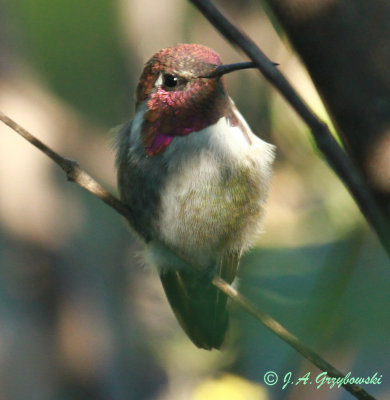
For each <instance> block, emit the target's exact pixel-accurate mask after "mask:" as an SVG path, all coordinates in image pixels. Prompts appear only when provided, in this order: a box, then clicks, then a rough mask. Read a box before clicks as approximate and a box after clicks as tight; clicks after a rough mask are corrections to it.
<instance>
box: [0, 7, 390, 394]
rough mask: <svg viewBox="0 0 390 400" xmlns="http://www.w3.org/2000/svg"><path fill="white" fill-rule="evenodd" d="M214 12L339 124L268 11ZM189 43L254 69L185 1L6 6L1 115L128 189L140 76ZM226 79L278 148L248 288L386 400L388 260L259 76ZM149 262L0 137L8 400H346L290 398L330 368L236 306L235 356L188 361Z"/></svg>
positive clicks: (110, 220) (389, 384) (3, 369)
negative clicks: (164, 52) (127, 151)
mask: <svg viewBox="0 0 390 400" xmlns="http://www.w3.org/2000/svg"><path fill="white" fill-rule="evenodd" d="M218 3H219V4H220V5H221V7H223V10H224V11H225V12H226V13H227V14H228V15H230V17H231V18H232V19H233V20H234V21H235V22H236V23H237V24H238V25H239V26H241V27H242V28H243V29H245V31H246V32H247V33H248V34H249V36H251V37H252V38H253V39H254V40H255V41H256V43H257V44H258V45H259V46H260V47H261V48H262V49H263V50H264V51H265V53H266V54H267V55H268V56H269V57H270V58H271V59H272V60H273V61H275V62H277V63H279V64H280V67H279V68H280V69H281V70H282V71H283V72H284V73H285V74H286V75H287V77H288V78H289V80H290V81H291V82H292V83H293V85H294V86H295V87H296V88H297V89H298V90H299V92H300V93H301V94H302V95H303V96H304V98H305V99H306V100H307V102H308V103H309V104H310V105H311V107H312V108H313V109H314V110H315V111H316V112H317V113H318V114H319V115H320V116H321V117H322V118H323V119H325V120H326V121H327V122H328V123H330V121H329V118H328V117H327V115H326V112H325V110H324V108H323V106H322V105H321V101H320V100H319V98H318V96H317V95H316V92H315V89H314V88H313V86H312V84H311V82H310V79H309V78H308V75H307V73H306V72H305V70H304V68H303V67H302V66H301V64H300V62H299V60H297V58H296V57H294V54H293V51H292V49H291V48H290V47H289V45H288V43H286V41H285V40H284V38H283V35H282V34H281V33H280V32H279V33H277V29H276V30H275V27H274V26H272V24H271V23H270V20H269V18H268V16H267V15H266V14H265V13H264V10H263V8H262V7H261V5H260V4H259V3H258V2H255V1H251V0H245V1H240V2H238V1H237V2H233V1H229V0H224V1H222V0H221V1H219V2H218ZM180 42H189V43H201V44H204V45H207V46H209V47H211V48H213V49H214V50H216V51H217V52H218V53H219V54H220V55H221V57H222V60H223V61H224V62H227V63H231V62H237V61H241V60H243V57H242V55H240V54H239V53H238V52H236V51H235V50H234V49H233V48H232V47H231V46H230V45H229V44H228V43H226V42H225V40H224V39H223V38H221V37H220V36H219V34H218V33H217V32H216V31H215V29H214V28H213V27H212V26H211V25H210V24H209V23H208V22H207V21H206V20H205V19H204V18H203V17H202V16H201V15H200V14H199V12H198V11H197V10H196V9H195V8H194V7H192V6H191V5H189V3H188V2H186V1H182V0H164V1H155V0H144V1H142V2H141V1H135V0H116V1H113V0H84V1H76V0H67V1H64V0H57V1H50V0H12V1H11V0H8V1H7V0H3V1H0V109H1V110H2V111H3V112H4V113H6V114H7V115H9V116H10V117H11V118H13V119H15V120H16V121H17V122H18V123H20V124H21V125H22V126H24V127H25V128H26V129H28V130H30V131H31V132H32V133H34V134H35V135H36V136H38V137H39V138H40V139H42V140H43V141H44V142H45V143H46V144H48V145H49V146H51V147H52V148H53V149H55V150H56V151H58V152H59V153H60V154H62V155H64V156H66V157H68V158H71V159H74V160H77V161H78V162H79V163H80V164H81V166H82V167H84V168H85V169H87V171H88V172H89V173H91V175H92V176H94V177H95V178H96V179H97V180H98V181H99V182H101V183H102V184H103V185H104V186H105V187H106V188H108V189H109V190H110V191H112V192H113V193H117V190H116V178H115V170H114V152H113V149H112V143H113V134H112V133H111V131H110V130H111V129H112V128H113V127H115V126H116V125H118V124H121V123H123V122H125V121H126V120H128V119H130V118H132V116H133V110H134V90H135V86H136V84H137V81H138V77H139V75H140V73H141V71H142V68H143V63H144V62H145V61H146V60H147V59H148V58H149V57H150V56H151V55H152V54H153V53H155V52H156V51H158V50H159V49H161V48H163V47H167V46H170V45H173V44H176V43H180ZM226 79H227V84H228V88H229V91H230V94H231V96H232V97H233V99H234V100H235V102H236V104H237V105H238V108H239V109H240V110H241V112H242V113H243V114H244V116H245V118H246V119H247V121H248V122H249V124H250V125H251V127H252V128H253V130H254V132H255V133H256V134H258V135H259V136H260V137H261V138H263V139H265V140H267V141H269V142H272V143H274V144H275V145H276V146H277V160H276V165H275V173H274V178H273V181H272V186H271V190H270V195H269V199H268V206H267V217H266V223H265V227H264V234H263V235H262V236H261V238H260V240H259V242H258V246H257V247H256V248H255V249H253V251H251V252H250V253H248V254H247V255H246V257H245V258H244V260H243V262H242V266H241V270H240V290H241V291H242V293H243V294H245V295H246V296H248V297H249V298H250V299H251V300H252V301H253V302H254V303H255V304H256V305H258V306H259V307H260V308H261V309H262V310H264V311H266V312H268V313H270V314H271V315H272V316H273V317H275V318H276V319H277V320H278V321H279V322H281V323H282V324H283V325H285V326H286V327H287V328H288V329H289V330H290V331H291V332H292V333H294V334H295V335H297V336H298V337H299V338H300V339H301V340H303V341H304V342H305V343H306V344H307V345H309V346H311V347H312V348H313V349H315V350H316V351H317V352H318V353H319V354H321V355H322V356H323V357H324V358H325V359H326V360H328V361H329V362H330V363H332V364H333V365H334V366H336V367H337V368H338V369H340V370H341V371H343V372H345V373H347V372H349V371H351V373H352V376H363V377H367V376H372V375H374V373H375V372H377V373H378V376H379V375H382V376H383V378H382V383H381V384H380V385H365V386H364V387H365V389H367V390H368V391H369V392H370V393H371V394H373V395H376V396H378V397H379V398H381V399H385V398H390V380H389V378H388V377H389V376H390V363H389V355H388V354H389V353H388V350H389V342H390V339H389V337H390V318H389V317H388V310H389V308H390V297H389V295H388V293H389V289H390V269H389V263H388V259H387V257H386V255H385V253H384V252H383V250H382V248H381V247H380V245H379V243H378V240H377V238H376V237H375V236H374V235H373V233H372V232H371V230H370V229H369V228H368V226H367V224H366V222H365V221H364V220H363V219H362V217H361V215H360V212H359V210H358V209H357V207H356V205H355V204H354V201H353V200H352V199H351V197H350V195H349V194H348V192H347V191H346V189H345V188H344V187H343V185H342V184H341V183H340V182H339V180H338V179H337V177H336V176H335V175H334V174H333V173H332V171H331V170H330V169H329V167H328V166H327V165H326V163H325V162H324V161H323V159H322V156H321V154H319V152H318V151H317V149H316V148H315V145H314V144H313V141H312V139H311V136H310V133H309V131H308V129H307V127H306V126H304V125H303V124H302V123H301V122H300V120H299V119H298V118H297V117H296V115H295V114H294V112H293V111H291V110H290V108H289V107H288V106H287V105H286V104H285V102H284V101H283V99H282V98H281V97H280V96H279V95H278V94H277V93H276V92H275V91H274V90H273V89H272V88H271V87H270V86H269V85H268V84H267V82H265V81H264V79H263V78H262V77H261V76H260V75H259V74H258V73H257V72H255V71H242V72H239V73H236V74H231V75H229V76H227V78H226ZM140 249H141V248H140V246H139V245H138V244H137V243H136V242H135V238H134V237H133V236H132V234H131V233H130V231H129V230H128V228H127V227H126V224H125V222H124V220H123V219H122V218H121V217H120V216H119V215H118V214H116V213H115V212H114V211H113V210H111V209H110V208H109V207H107V206H106V205H104V204H103V203H102V202H100V201H99V200H98V199H96V198H95V197H93V196H92V195H90V194H88V193H86V192H84V191H83V190H82V189H80V188H79V187H78V186H76V185H74V184H69V183H67V182H66V179H65V177H64V174H63V173H62V171H61V170H59V168H58V167H56V166H55V165H54V164H53V163H52V162H51V161H50V160H49V159H48V158H47V157H45V156H44V155H43V154H42V153H40V152H39V151H37V150H36V149H35V148H33V147H32V146H31V145H30V144H29V143H27V142H25V141H24V140H23V139H21V138H19V137H18V136H17V135H16V134H15V133H14V132H13V131H11V130H10V129H9V128H7V127H6V126H5V125H3V124H1V125H0V400H19V399H24V400H25V399H28V400H68V399H69V400H84V399H102V400H108V399H109V400H122V399H139V400H143V399H156V400H166V399H178V400H181V399H190V400H205V399H217V400H219V399H232V400H256V399H258V400H263V399H275V400H279V399H303V400H305V399H313V398H316V399H350V398H351V396H350V395H349V394H348V393H346V392H345V391H344V390H343V389H338V388H333V389H329V388H328V387H326V386H325V385H324V386H323V387H322V388H321V389H319V390H317V389H316V387H315V385H300V386H295V385H289V386H288V387H287V388H285V389H284V390H282V384H281V383H280V382H281V381H282V380H283V377H284V376H285V375H286V374H287V373H288V372H290V371H291V372H292V379H293V380H294V378H295V379H296V378H297V377H299V376H303V375H305V374H306V373H307V372H311V374H312V377H314V378H315V376H316V375H317V374H318V373H319V372H320V371H319V370H318V369H316V368H315V367H313V366H312V365H310V364H309V363H308V362H306V361H305V360H304V359H303V358H302V357H301V356H300V355H299V354H297V353H296V352H295V351H293V350H292V349H290V347H289V346H287V345H286V344H285V343H284V342H282V341H281V340H280V339H278V338H277V337H275V336H274V335H273V334H272V333H270V332H269V331H268V330H267V329H266V328H264V326H262V325H261V324H260V323H259V322H258V321H256V320H254V319H253V318H252V317H250V316H249V315H247V314H246V313H245V312H244V311H243V310H241V309H239V308H238V307H236V306H235V305H234V304H232V307H231V309H232V312H231V314H232V317H231V324H230V331H229V337H228V341H227V344H226V346H225V349H224V351H222V352H217V351H213V352H207V351H204V350H199V349H197V348H195V347H194V346H193V345H192V343H191V342H190V341H189V340H188V339H187V337H186V336H185V334H184V333H183V332H182V330H181V329H180V327H179V325H178V323H177V321H176V320H175V318H174V316H173V313H172V311H171V309H170V307H169V305H168V302H167V300H166V299H165V296H164V293H163V291H162V288H161V284H160V282H159V279H158V277H157V274H156V273H154V272H153V271H150V270H149V269H147V268H145V266H144V265H143V263H142V259H141V257H140ZM270 370H271V371H275V372H276V373H277V374H278V375H279V382H278V383H277V384H276V385H274V386H266V385H265V384H264V379H263V377H264V374H265V373H266V372H267V371H270ZM313 380H314V379H313Z"/></svg>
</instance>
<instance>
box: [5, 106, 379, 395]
mask: <svg viewBox="0 0 390 400" xmlns="http://www.w3.org/2000/svg"><path fill="white" fill-rule="evenodd" d="M0 120H1V121H3V122H4V123H5V124H6V125H8V126H9V127H10V128H11V129H13V130H14V131H15V132H17V133H18V134H19V135H20V136H22V137H23V138H24V139H26V140H27V141H28V142H30V143H31V144H32V145H34V146H35V147H37V148H38V149H39V150H41V151H42V152H43V153H44V154H46V155H47V156H48V157H50V158H51V159H52V160H53V161H54V162H55V163H56V164H57V165H59V166H60V167H61V168H62V169H63V170H64V171H65V173H66V176H67V178H68V180H70V181H72V182H74V183H77V184H78V185H79V186H81V187H82V188H84V189H86V190H87V191H89V192H90V193H92V194H93V195H95V196H96V197H98V198H100V199H101V200H103V201H104V202H105V203H106V204H108V205H109V206H111V207H112V208H113V209H114V210H115V211H117V212H118V213H120V214H121V215H123V216H124V217H125V218H126V219H127V220H128V221H129V222H130V224H131V223H132V221H133V216H132V214H131V212H130V210H128V208H127V207H126V206H125V205H124V204H123V203H121V201H120V200H118V199H117V198H115V197H114V196H113V195H112V194H110V193H109V192H108V191H107V190H105V189H104V188H103V187H102V186H100V185H99V184H98V183H97V182H96V181H95V180H94V179H93V178H92V177H91V176H90V175H89V174H88V173H86V172H85V171H84V170H83V169H81V168H80V167H79V165H78V164H77V162H75V161H71V160H68V159H66V158H64V157H62V156H61V155H59V154H58V153H56V152H55V151H54V150H52V149H50V148H49V147H48V146H47V145H46V144H44V143H43V142H42V141H41V140H39V139H37V138H36V137H35V136H33V135H32V134H31V133H30V132H28V131H27V130H26V129H24V128H23V127H21V126H20V125H19V124H18V123H16V122H15V121H13V120H12V119H11V118H9V117H7V116H6V115H5V114H3V113H2V112H1V111H0ZM173 251H174V250H173ZM178 256H179V257H180V255H178ZM212 283H213V285H215V286H216V287H218V288H219V289H220V290H222V291H223V292H224V293H226V294H227V295H228V296H229V297H230V298H231V299H232V300H233V301H234V302H235V303H237V304H238V305H239V306H241V307H242V308H243V309H244V310H246V311H248V312H249V313H250V314H251V315H253V316H254V317H255V318H256V319H257V320H259V321H260V322H262V323H263V324H264V325H265V326H266V327H267V328H268V329H270V330H271V331H272V332H273V333H275V334H276V335H277V336H279V337H280V338H281V339H282V340H284V341H285V342H286V343H288V344H289V345H290V346H292V347H293V348H294V349H296V350H297V351H298V352H299V353H301V354H302V355H303V356H304V357H305V358H307V359H308V360H310V361H311V362H312V363H313V364H315V365H316V366H317V367H319V368H320V369H321V370H323V371H326V372H327V373H328V374H329V375H330V376H332V377H336V378H342V377H344V375H343V374H342V373H341V372H339V371H338V370H337V369H335V368H334V367H333V366H332V365H330V364H329V363H327V362H326V361H325V360H323V359H322V358H321V357H320V356H319V355H318V354H316V353H315V352H313V351H312V350H310V349H309V348H308V347H307V346H305V345H304V344H303V343H302V342H300V341H299V339H298V338H297V337H295V336H294V335H292V334H291V333H290V332H288V331H287V329H285V328H284V327H283V326H282V325H280V324H279V323H278V322H277V321H275V320H274V319H273V318H272V317H271V316H269V315H268V314H266V313H264V312H263V311H261V310H259V309H258V308H257V307H256V306H254V305H253V304H252V303H251V302H250V301H249V300H248V299H246V298H245V297H244V296H243V295H241V294H240V293H238V292H237V291H236V290H235V289H234V288H233V287H232V286H230V285H229V284H228V283H227V282H225V281H224V280H223V279H221V278H220V277H214V278H213V281H212ZM343 386H344V387H345V389H346V390H348V391H349V392H351V393H352V394H353V395H354V396H355V397H357V398H358V399H361V400H375V398H374V397H372V396H371V395H369V394H368V393H367V392H366V391H365V390H364V389H362V388H361V387H359V386H357V385H351V384H345V385H343Z"/></svg>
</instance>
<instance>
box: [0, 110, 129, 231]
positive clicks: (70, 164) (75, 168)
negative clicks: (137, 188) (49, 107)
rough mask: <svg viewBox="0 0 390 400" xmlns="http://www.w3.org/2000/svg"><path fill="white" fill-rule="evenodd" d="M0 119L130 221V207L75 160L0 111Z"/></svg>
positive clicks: (75, 180)
mask: <svg viewBox="0 0 390 400" xmlns="http://www.w3.org/2000/svg"><path fill="white" fill-rule="evenodd" d="M0 120H1V121H3V122H4V123H5V124H6V125H8V126H9V127H10V128H11V129H13V130H14V131H15V132H16V133H18V134H19V135H20V136H22V137H23V138H24V139H26V140H27V141H28V142H30V143H31V144H32V145H33V146H35V147H37V148H38V149H39V150H41V151H42V152H43V153H45V154H46V155H47V156H48V157H49V158H51V159H52V160H53V161H54V162H55V163H56V164H57V165H59V166H60V167H61V169H62V170H63V171H64V172H65V174H66V177H67V179H68V181H71V182H75V183H77V184H78V185H79V186H81V187H82V188H84V189H85V190H87V191H88V192H90V193H92V194H93V195H95V196H96V197H99V199H101V200H103V201H104V202H105V203H106V204H108V205H109V206H111V207H112V208H114V209H115V210H116V211H117V212H118V213H119V214H121V215H123V216H124V217H125V218H126V219H127V220H128V221H129V222H130V223H132V221H133V215H132V213H131V211H130V209H129V208H128V207H126V206H125V205H124V204H123V203H122V202H121V201H119V200H118V199H117V198H116V197H114V196H113V195H112V194H111V193H109V192H108V191H107V190H106V189H104V188H103V187H102V186H101V185H100V184H99V183H98V182H96V181H95V179H93V178H92V176H90V175H89V174H87V172H85V171H84V170H83V169H82V168H80V166H79V164H78V163H77V162H76V161H73V160H69V159H68V158H65V157H62V156H61V155H59V154H58V153H56V152H55V151H54V150H52V149H51V148H50V147H49V146H47V145H46V144H45V143H43V142H42V141H41V140H39V139H38V138H36V137H35V136H33V135H32V134H31V133H30V132H28V131H27V130H26V129H24V128H23V127H22V126H20V125H19V124H18V123H16V122H15V121H14V120H12V119H11V118H9V117H8V116H7V115H5V114H4V113H2V112H1V111H0Z"/></svg>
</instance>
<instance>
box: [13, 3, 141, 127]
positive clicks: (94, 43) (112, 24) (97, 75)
mask: <svg viewBox="0 0 390 400" xmlns="http://www.w3.org/2000/svg"><path fill="white" fill-rule="evenodd" d="M9 8H10V9H11V10H12V12H13V16H14V21H15V23H16V24H17V26H18V28H19V32H20V34H21V37H20V43H19V46H20V48H21V50H22V52H23V53H24V54H25V56H27V57H28V61H29V63H31V64H32V65H33V66H34V68H35V69H36V70H37V71H38V73H39V74H40V75H41V76H42V77H43V78H44V79H45V80H46V81H47V83H48V84H49V86H50V87H51V88H52V89H53V90H54V91H55V92H57V94H58V95H59V96H60V97H62V98H63V99H64V100H65V101H67V102H69V103H70V104H71V105H72V106H73V107H74V108H76V109H77V110H79V111H80V112H84V113H86V114H87V115H88V116H89V117H90V118H92V119H93V120H97V121H98V122H101V123H103V124H104V125H106V126H111V125H113V124H117V123H118V121H121V120H123V118H124V116H125V115H126V113H127V115H128V114H129V103H130V100H129V99H131V98H132V93H133V86H132V84H133V82H134V80H133V79H130V76H129V75H130V74H129V73H128V72H127V71H126V68H127V67H126V59H125V57H124V54H123V51H122V49H121V42H120V35H119V32H118V29H117V26H118V24H117V3H116V2H115V1H112V0H83V1H78V0H66V1H50V0H13V1H12V2H11V4H9ZM97 83H98V84H97ZM124 85H126V86H127V87H126V88H124Z"/></svg>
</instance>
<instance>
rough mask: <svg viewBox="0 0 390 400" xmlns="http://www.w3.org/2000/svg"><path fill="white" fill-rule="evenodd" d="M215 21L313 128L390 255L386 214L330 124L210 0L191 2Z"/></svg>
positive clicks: (338, 173) (212, 21)
mask: <svg viewBox="0 0 390 400" xmlns="http://www.w3.org/2000/svg"><path fill="white" fill-rule="evenodd" d="M189 1H190V2H191V3H193V4H194V5H195V6H196V7H197V8H198V9H199V11H200V12H201V13H202V14H203V15H204V16H205V17H206V18H207V19H208V20H209V21H210V22H211V24H212V25H213V26H214V27H215V28H216V29H217V30H218V31H219V32H220V33H221V34H222V35H223V36H224V37H225V38H226V39H227V40H229V41H230V42H231V43H232V44H233V45H235V46H237V47H239V48H240V49H241V50H242V51H243V52H244V53H245V54H246V55H247V56H248V57H249V58H250V59H251V60H252V61H253V62H254V63H255V64H256V66H257V67H258V69H259V70H260V71H261V72H262V74H263V75H264V77H265V78H266V79H267V80H268V81H269V82H270V83H271V84H272V85H274V86H275V88H276V89H277V90H278V91H279V92H280V93H281V95H282V96H283V97H284V98H285V99H286V100H287V102H288V103H289V104H290V105H291V107H292V108H293V109H294V110H295V111H296V112H297V114H298V115H299V116H300V117H301V118H302V119H303V121H304V122H305V123H306V124H307V125H308V126H309V128H310V129H311V132H312V135H313V137H314V139H315V142H316V144H317V146H318V148H319V149H320V150H321V151H322V153H323V154H324V156H325V157H326V159H327V161H328V163H329V165H330V166H331V168H332V169H333V170H334V171H335V173H336V174H337V175H338V176H339V178H340V179H341V181H342V182H344V184H345V186H346V187H347V188H348V189H349V191H350V192H351V194H352V195H353V197H354V199H355V201H356V203H357V204H358V206H359V208H360V210H361V212H362V214H363V215H364V216H365V217H366V219H367V221H369V222H370V224H371V225H372V227H373V228H374V230H375V231H376V233H377V235H378V237H379V239H380V241H381V243H382V245H383V247H384V248H385V250H386V251H387V253H388V254H389V255H390V227H389V224H388V221H387V219H386V217H385V214H384V213H383V212H382V210H381V209H380V208H379V206H378V204H377V203H376V201H375V198H374V196H373V195H372V192H371V190H370V189H369V188H368V186H367V185H366V183H365V181H364V179H363V178H362V176H361V174H360V172H359V171H358V170H357V168H356V167H355V165H354V164H353V162H352V161H351V159H350V158H349V156H348V155H347V154H346V153H345V152H344V151H343V150H342V149H341V147H340V146H339V145H338V143H337V142H336V140H335V139H334V137H333V136H332V134H331V133H330V131H329V129H328V127H327V125H326V124H325V123H324V122H323V121H321V120H320V119H319V118H318V117H317V116H316V115H315V114H314V112H313V111H312V110H311V109H310V107H309V106H308V105H307V104H306V103H305V102H304V100H303V99H302V98H301V97H300V96H299V94H298V93H297V92H296V91H295V90H294V89H293V88H292V86H291V85H290V83H289V82H288V81H287V79H286V78H285V77H284V76H283V75H282V73H281V72H280V71H279V70H278V69H277V68H276V67H275V65H274V64H273V63H272V62H271V61H270V60H269V59H268V58H267V56H266V55H265V54H264V53H263V52H262V51H261V50H260V49H259V48H258V47H257V46H256V44H255V43H254V42H253V41H252V40H251V39H250V38H249V37H248V36H246V35H245V34H244V33H242V32H241V31H240V30H239V29H237V28H236V27H235V26H234V25H233V24H232V23H231V22H230V21H229V20H228V19H227V18H226V17H225V16H224V15H222V14H221V12H220V11H219V10H218V9H217V8H216V7H215V6H214V5H213V4H212V3H211V2H210V1H209V0H189Z"/></svg>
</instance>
